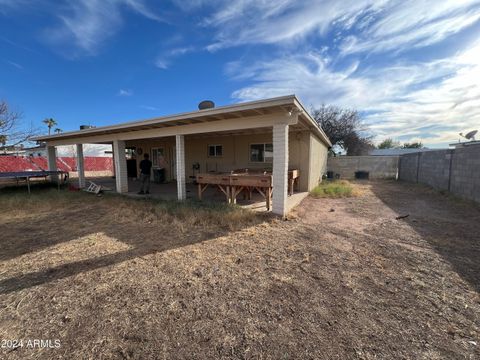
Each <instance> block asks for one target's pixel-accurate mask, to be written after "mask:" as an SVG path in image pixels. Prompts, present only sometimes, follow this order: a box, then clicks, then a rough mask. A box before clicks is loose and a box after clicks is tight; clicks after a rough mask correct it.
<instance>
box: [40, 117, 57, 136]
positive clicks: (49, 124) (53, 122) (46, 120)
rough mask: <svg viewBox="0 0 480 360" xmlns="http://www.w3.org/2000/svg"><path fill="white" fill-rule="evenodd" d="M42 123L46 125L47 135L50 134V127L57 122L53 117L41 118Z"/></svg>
mask: <svg viewBox="0 0 480 360" xmlns="http://www.w3.org/2000/svg"><path fill="white" fill-rule="evenodd" d="M43 123H44V124H45V125H47V127H48V135H50V133H51V130H52V128H53V127H54V126H57V122H56V121H55V119H52V118H48V119H45V120H43Z"/></svg>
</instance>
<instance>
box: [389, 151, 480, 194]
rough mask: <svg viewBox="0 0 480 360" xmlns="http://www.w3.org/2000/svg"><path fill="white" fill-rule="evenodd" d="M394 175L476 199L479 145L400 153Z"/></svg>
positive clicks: (479, 180) (479, 189) (479, 177)
mask: <svg viewBox="0 0 480 360" xmlns="http://www.w3.org/2000/svg"><path fill="white" fill-rule="evenodd" d="M398 170H399V171H398V179H399V180H404V181H409V182H415V183H420V184H425V185H428V186H431V187H433V188H434V189H437V190H444V191H449V192H451V193H453V194H455V195H457V196H459V197H462V198H464V199H469V200H474V201H476V202H480V146H478V145H472V146H464V147H461V148H456V149H449V150H438V151H437V150H436V151H426V152H419V153H415V154H407V155H402V156H401V157H400V161H399V169H398Z"/></svg>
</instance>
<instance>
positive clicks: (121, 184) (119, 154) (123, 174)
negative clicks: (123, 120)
mask: <svg viewBox="0 0 480 360" xmlns="http://www.w3.org/2000/svg"><path fill="white" fill-rule="evenodd" d="M113 157H114V162H115V185H116V189H117V192H118V193H126V192H128V175H127V158H126V157H125V141H124V140H114V141H113Z"/></svg>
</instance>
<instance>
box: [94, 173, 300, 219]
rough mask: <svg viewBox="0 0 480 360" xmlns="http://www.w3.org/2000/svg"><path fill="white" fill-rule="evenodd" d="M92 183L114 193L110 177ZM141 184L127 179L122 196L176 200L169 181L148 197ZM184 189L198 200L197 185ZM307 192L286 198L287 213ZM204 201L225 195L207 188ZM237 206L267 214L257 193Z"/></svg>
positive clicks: (174, 186) (174, 185)
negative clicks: (125, 190) (143, 193)
mask: <svg viewBox="0 0 480 360" xmlns="http://www.w3.org/2000/svg"><path fill="white" fill-rule="evenodd" d="M89 181H92V182H94V183H95V184H97V185H101V186H102V188H103V190H104V191H107V192H108V191H116V190H115V179H114V178H111V177H99V178H87V179H86V182H87V184H88V182H89ZM140 187H141V183H140V181H139V180H137V179H128V189H129V190H128V192H127V193H124V195H126V196H129V197H132V198H136V199H145V198H147V199H148V198H151V199H157V200H167V201H172V200H177V196H178V191H177V183H176V182H175V181H171V182H168V183H164V184H157V183H151V184H150V194H148V195H139V194H138V192H139V190H140ZM185 187H186V199H187V200H198V189H197V185H195V184H193V183H187V184H186V185H185ZM307 195H308V192H306V191H300V192H297V191H295V192H294V193H293V194H292V195H289V196H288V198H287V212H289V211H290V210H291V209H293V208H294V207H295V206H297V205H298V204H299V203H300V202H301V201H302V200H303V199H304V198H305V197H306V196H307ZM204 196H205V197H204V199H205V201H211V202H218V203H225V202H226V200H225V194H224V193H222V192H221V191H220V190H219V189H218V188H215V187H209V188H208V189H207V190H205V193H204ZM237 205H238V206H240V207H243V208H246V209H251V210H255V211H260V212H267V211H268V210H267V208H266V206H265V199H264V198H263V197H262V196H261V195H260V194H258V193H253V196H252V198H251V199H245V198H244V197H243V196H239V197H238V198H237Z"/></svg>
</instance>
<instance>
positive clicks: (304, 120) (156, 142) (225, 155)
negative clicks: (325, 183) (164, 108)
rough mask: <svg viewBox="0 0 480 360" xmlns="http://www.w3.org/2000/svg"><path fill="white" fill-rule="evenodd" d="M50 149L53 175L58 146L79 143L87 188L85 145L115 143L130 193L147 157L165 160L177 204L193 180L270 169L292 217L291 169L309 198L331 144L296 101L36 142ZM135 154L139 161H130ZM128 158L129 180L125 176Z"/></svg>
mask: <svg viewBox="0 0 480 360" xmlns="http://www.w3.org/2000/svg"><path fill="white" fill-rule="evenodd" d="M34 140H36V141H42V142H45V143H46V146H47V155H48V156H47V157H48V164H49V169H50V170H54V169H55V167H56V161H55V157H56V152H55V147H56V146H61V145H72V144H75V145H76V148H77V163H78V165H77V168H78V171H79V184H80V186H81V187H84V186H85V176H84V160H83V151H82V150H83V146H82V145H83V144H91V143H94V144H111V145H112V146H113V157H114V167H115V173H116V180H115V182H116V191H117V192H119V193H126V192H128V191H129V188H128V186H129V184H128V177H129V175H130V176H136V174H135V170H136V169H138V162H139V161H140V160H141V159H142V157H143V156H142V154H144V153H149V154H150V157H151V159H152V162H153V166H154V168H155V167H158V166H159V163H158V162H159V159H160V158H161V157H160V155H161V156H163V158H162V159H165V163H166V164H167V166H166V169H165V177H166V180H175V181H176V184H177V197H178V200H184V199H185V198H186V183H187V182H191V181H193V180H194V177H195V174H197V173H199V172H201V173H207V172H230V171H232V170H234V169H239V168H248V169H252V170H255V169H257V170H270V171H272V175H273V183H272V189H273V190H272V191H273V195H272V211H273V212H274V213H276V214H279V215H282V216H284V215H286V213H287V185H288V170H289V169H296V170H298V171H299V173H300V177H299V179H298V180H299V181H298V189H299V191H309V190H311V189H312V188H314V187H315V186H316V185H317V184H318V183H319V182H320V181H321V179H322V175H323V174H324V173H325V171H326V164H327V152H328V149H329V147H331V143H330V141H329V139H328V138H327V136H326V135H325V133H324V132H323V130H322V129H321V128H320V127H319V126H318V124H317V123H316V122H315V121H314V119H313V118H312V117H311V116H310V115H309V113H308V112H307V111H306V110H305V107H304V106H303V105H302V104H301V103H300V101H299V100H298V99H297V98H296V96H295V95H290V96H284V97H278V98H272V99H267V100H260V101H252V102H246V103H240V104H234V105H229V106H221V107H216V108H215V107H210V108H207V109H202V110H197V111H193V112H186V113H181V114H176V115H169V116H163V117H158V118H153V119H148V120H140V121H132V122H127V123H120V124H117V125H110V126H102V127H96V128H91V129H84V130H80V131H72V132H64V133H61V134H55V135H50V136H39V137H36V138H35V139H34ZM132 154H135V155H136V156H134V157H133V156H131V155H132ZM127 156H128V157H129V158H130V159H129V163H132V162H133V164H132V166H130V167H129V169H130V174H129V173H128V169H127V167H128V166H127Z"/></svg>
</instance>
